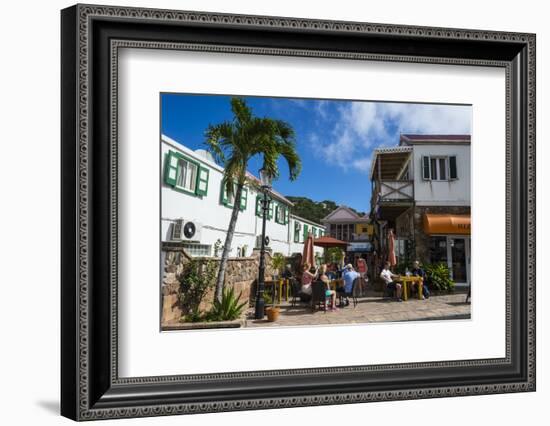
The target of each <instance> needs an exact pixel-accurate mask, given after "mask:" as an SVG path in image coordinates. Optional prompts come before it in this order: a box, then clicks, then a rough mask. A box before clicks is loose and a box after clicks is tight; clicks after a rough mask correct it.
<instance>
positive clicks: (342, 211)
mask: <svg viewBox="0 0 550 426" xmlns="http://www.w3.org/2000/svg"><path fill="white" fill-rule="evenodd" d="M339 215H340V216H341V217H338V216H339ZM369 221H370V219H369V217H368V215H364V216H359V215H358V214H357V213H355V212H354V211H353V210H352V209H350V208H349V207H347V206H339V207H338V208H336V209H335V210H333V211H331V212H330V213H329V214H328V215H327V216H325V217H324V218H323V219H321V222H323V223H325V222H329V223H330V222H332V223H337V222H341V223H346V222H358V223H359V222H369Z"/></svg>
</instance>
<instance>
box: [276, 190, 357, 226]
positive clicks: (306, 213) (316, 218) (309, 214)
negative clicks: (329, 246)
mask: <svg viewBox="0 0 550 426" xmlns="http://www.w3.org/2000/svg"><path fill="white" fill-rule="evenodd" d="M285 197H286V198H288V199H289V200H290V201H292V202H293V203H294V207H292V209H291V211H292V214H295V215H297V216H300V217H303V218H304V219H308V220H311V221H313V222H317V223H321V219H323V218H324V217H325V216H327V215H328V214H329V213H330V212H332V211H333V210H336V208H337V207H338V204H336V203H335V202H334V201H331V200H324V201H318V202H317V201H313V200H310V199H309V198H307V197H293V196H291V195H286V196H285ZM350 209H351V210H353V211H354V212H355V213H357V214H359V215H362V214H364V213H363V212H358V211H356V210H354V209H352V208H351V207H350Z"/></svg>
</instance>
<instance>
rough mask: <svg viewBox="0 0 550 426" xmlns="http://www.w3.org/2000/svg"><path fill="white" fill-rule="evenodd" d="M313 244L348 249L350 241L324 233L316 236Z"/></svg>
mask: <svg viewBox="0 0 550 426" xmlns="http://www.w3.org/2000/svg"><path fill="white" fill-rule="evenodd" d="M313 245H315V246H317V247H324V248H329V247H340V248H342V249H344V250H345V249H346V247H347V246H348V243H346V242H345V241H342V240H337V239H336V238H333V237H329V236H328V235H324V236H322V237H319V238H316V239H314V240H313Z"/></svg>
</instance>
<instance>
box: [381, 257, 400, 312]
mask: <svg viewBox="0 0 550 426" xmlns="http://www.w3.org/2000/svg"><path fill="white" fill-rule="evenodd" d="M390 267H391V265H390V262H386V263H384V269H382V272H380V278H382V279H383V280H384V283H385V284H386V288H387V289H388V290H391V291H395V297H396V298H397V300H398V301H399V302H402V300H401V284H399V283H396V282H394V281H393V279H394V278H395V277H398V276H399V275H395V274H394V273H393V272H392V271H391V270H390Z"/></svg>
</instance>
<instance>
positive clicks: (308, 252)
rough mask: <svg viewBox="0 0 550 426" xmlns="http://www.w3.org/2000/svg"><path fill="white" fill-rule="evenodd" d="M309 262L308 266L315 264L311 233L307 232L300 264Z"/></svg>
mask: <svg viewBox="0 0 550 426" xmlns="http://www.w3.org/2000/svg"><path fill="white" fill-rule="evenodd" d="M306 263H309V265H310V266H313V265H315V255H314V253H313V235H311V234H308V236H307V238H306V240H305V241H304V251H303V253H302V265H304V264H306Z"/></svg>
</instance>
